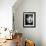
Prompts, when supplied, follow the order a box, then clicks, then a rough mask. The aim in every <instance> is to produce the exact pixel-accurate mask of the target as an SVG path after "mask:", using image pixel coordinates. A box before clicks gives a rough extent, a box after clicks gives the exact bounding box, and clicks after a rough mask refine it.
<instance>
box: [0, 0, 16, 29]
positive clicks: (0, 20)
mask: <svg viewBox="0 0 46 46" xmlns="http://www.w3.org/2000/svg"><path fill="white" fill-rule="evenodd" d="M15 2H16V0H0V27H7V28H9V29H12V6H13V4H14V3H15Z"/></svg>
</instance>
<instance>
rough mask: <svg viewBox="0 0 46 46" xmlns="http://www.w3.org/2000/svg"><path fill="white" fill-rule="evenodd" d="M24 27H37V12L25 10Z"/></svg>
mask: <svg viewBox="0 0 46 46" xmlns="http://www.w3.org/2000/svg"><path fill="white" fill-rule="evenodd" d="M23 27H31V28H34V27H36V12H23Z"/></svg>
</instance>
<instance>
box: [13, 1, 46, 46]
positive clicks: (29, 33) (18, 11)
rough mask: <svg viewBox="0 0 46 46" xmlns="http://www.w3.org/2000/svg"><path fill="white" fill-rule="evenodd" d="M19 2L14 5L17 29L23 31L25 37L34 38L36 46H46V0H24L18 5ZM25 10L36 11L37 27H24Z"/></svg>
mask: <svg viewBox="0 0 46 46" xmlns="http://www.w3.org/2000/svg"><path fill="white" fill-rule="evenodd" d="M17 4H18V3H16V4H15V5H14V7H13V14H14V20H15V21H14V24H15V31H16V30H17V31H18V32H22V33H23V37H24V39H26V38H27V39H31V40H34V42H35V44H36V46H46V44H45V43H46V41H45V40H43V39H45V38H46V37H45V35H46V33H45V32H46V31H45V30H46V29H45V27H46V26H45V25H46V21H45V17H46V14H45V15H44V12H45V7H46V6H44V5H45V0H44V1H43V0H23V1H22V2H21V3H20V5H18V6H17V7H16V5H17ZM43 9H44V10H43ZM23 12H36V28H24V27H23ZM43 21H44V23H43ZM43 30H44V31H43ZM44 33H45V34H44ZM43 34H44V35H43ZM43 36H44V38H43ZM42 38H43V39H42Z"/></svg>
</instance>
